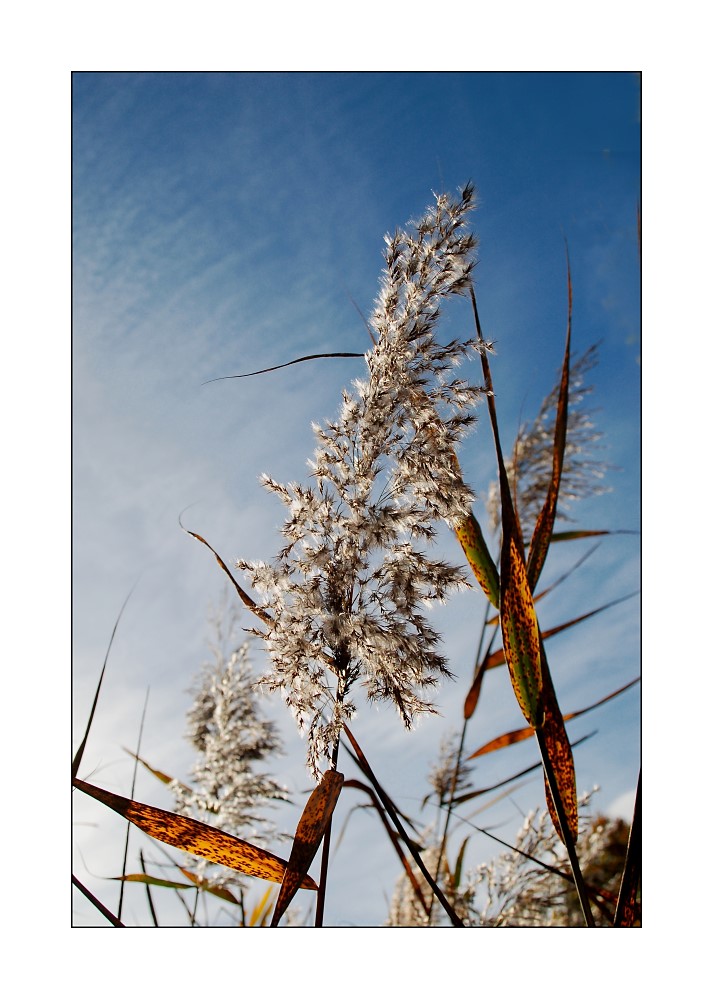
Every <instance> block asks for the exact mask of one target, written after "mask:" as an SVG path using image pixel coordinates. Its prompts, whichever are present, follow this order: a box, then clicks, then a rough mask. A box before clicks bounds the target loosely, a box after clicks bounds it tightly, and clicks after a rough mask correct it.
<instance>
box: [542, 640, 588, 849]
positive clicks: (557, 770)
mask: <svg viewBox="0 0 713 999" xmlns="http://www.w3.org/2000/svg"><path fill="white" fill-rule="evenodd" d="M542 672H543V674H544V683H543V689H542V707H543V715H544V717H543V723H542V726H541V733H540V734H541V738H540V746H541V747H543V746H544V747H545V748H546V757H547V760H548V761H549V765H550V767H551V769H552V772H553V775H554V780H555V781H556V784H557V790H558V791H559V797H560V800H561V802H562V806H563V808H564V814H565V817H566V822H567V825H568V826H569V831H570V833H571V836H572V840H573V842H574V843H576V842H577V836H578V835H579V817H578V810H577V782H576V778H575V773H574V757H573V756H572V747H571V746H570V744H569V738H568V736H567V730H566V729H565V727H564V719H563V718H562V712H561V711H560V707H559V704H558V703H557V696H556V695H555V688H554V685H553V683H552V678H551V676H550V670H549V666H548V665H547V657H546V656H545V650H544V646H543V647H542ZM545 791H546V795H547V807H548V809H549V812H550V817H551V818H552V822H553V823H554V826H555V829H556V830H557V834H558V836H559V837H560V839H561V840H562V842H565V838H564V835H563V833H562V827H561V825H560V821H559V816H558V812H557V808H556V807H555V802H554V800H553V796H552V791H553V789H552V788H551V787H550V781H549V778H548V777H547V769H546V770H545Z"/></svg>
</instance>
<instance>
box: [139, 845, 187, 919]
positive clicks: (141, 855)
mask: <svg viewBox="0 0 713 999" xmlns="http://www.w3.org/2000/svg"><path fill="white" fill-rule="evenodd" d="M139 863H140V864H141V870H142V871H143V872H144V874H148V871H147V870H146V862H145V861H144V851H143V850H139ZM178 897H179V898H180V897H181V896H180V895H179V896H178ZM146 901H147V902H148V906H149V912H150V913H151V922H152V923H153V924H154V926H158V919H157V918H156V909H155V908H154V904H153V898H152V896H151V886H150V885H146Z"/></svg>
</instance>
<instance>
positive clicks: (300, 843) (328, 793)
mask: <svg viewBox="0 0 713 999" xmlns="http://www.w3.org/2000/svg"><path fill="white" fill-rule="evenodd" d="M343 784H344V774H340V773H337V771H336V770H328V771H327V772H326V773H325V774H324V776H323V777H322V780H321V781H320V782H319V784H318V785H317V787H316V788H315V789H314V791H313V792H312V794H311V795H310V796H309V799H308V801H307V804H306V805H305V809H304V811H303V813H302V817H301V818H300V821H299V822H298V824H297V830H296V832H295V839H294V842H293V844H292V851H291V853H290V859H289V861H288V863H287V869H286V870H285V874H284V877H283V878H282V879H281V880H282V887H281V888H280V894H279V896H278V899H277V902H276V903H275V911H274V913H273V914H272V923H271V924H270V925H271V926H277V924H278V923H279V921H280V919H281V918H282V916H283V915H284V914H285V911H286V909H287V907H288V906H289V904H290V902H291V901H292V899H293V898H294V896H295V893H296V892H297V889H298V888H299V887H300V886H301V885H303V883H304V880H305V878H306V877H308V875H307V871H308V869H309V866H310V864H311V863H312V861H313V860H314V856H315V854H316V853H317V850H318V849H319V844H320V843H321V842H322V837H323V836H324V832H325V829H326V828H327V824H328V822H329V820H330V819H331V817H332V812H333V811H334V808H335V806H336V804H337V801H338V800H339V794H340V792H341V790H342V785H343Z"/></svg>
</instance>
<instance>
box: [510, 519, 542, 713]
mask: <svg viewBox="0 0 713 999" xmlns="http://www.w3.org/2000/svg"><path fill="white" fill-rule="evenodd" d="M503 524H505V518H504V517H503ZM503 531H504V533H505V534H506V535H507V537H506V539H505V541H504V542H503V572H502V578H503V592H502V596H501V607H500V628H501V631H502V636H503V651H504V653H505V660H506V662H507V664H508V670H509V672H510V680H511V683H512V687H513V690H514V691H515V696H516V698H517V701H518V704H519V705H520V710H521V711H522V713H523V715H524V716H525V719H526V720H527V721H528V722H529V724H530V725H533V726H534V727H535V728H537V727H538V726H539V724H540V721H541V718H542V704H541V699H542V683H543V681H542V664H541V656H540V651H541V646H540V634H539V628H538V624H537V614H536V613H535V604H534V601H533V599H532V592H531V590H530V585H529V583H528V579H527V571H526V569H525V562H524V559H523V557H522V553H521V550H520V546H519V545H518V544H517V542H516V538H515V537H514V535H513V533H511V530H507V529H506V528H505V526H503Z"/></svg>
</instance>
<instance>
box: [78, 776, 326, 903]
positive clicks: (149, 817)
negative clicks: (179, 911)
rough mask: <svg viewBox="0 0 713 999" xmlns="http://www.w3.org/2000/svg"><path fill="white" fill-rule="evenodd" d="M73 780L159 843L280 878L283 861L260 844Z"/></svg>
mask: <svg viewBox="0 0 713 999" xmlns="http://www.w3.org/2000/svg"><path fill="white" fill-rule="evenodd" d="M72 783H73V784H74V786H75V787H77V788H79V790H80V791H84V793H85V794H88V795H90V796H91V797H92V798H96V799H97V801H101V802H102V803H103V804H105V805H107V807H109V808H112V809H113V810H114V811H115V812H118V813H119V815H123V816H124V818H126V819H128V820H129V822H133V823H134V825H135V826H138V828H139V829H142V830H143V831H144V832H146V833H148V834H149V836H153V837H154V839H158V840H160V841H161V842H162V843H168V844H169V846H175V847H177V848H178V849H179V850H185V851H186V852H187V853H193V854H195V855H196V856H197V857H205V859H206V860H210V861H212V862H213V863H214V864H223V866H224V867H230V868H231V869H232V870H235V871H241V872H242V873H243V874H249V875H251V876H252V877H255V878H262V879H263V880H264V881H276V882H280V881H282V878H283V876H284V873H285V870H286V868H287V864H286V862H285V861H284V860H281V859H280V858H279V857H276V856H275V855H274V854H272V853H268V851H267V850H263V849H262V848H261V847H258V846H253V844H252V843H246V842H245V841H244V840H241V839H238V838H237V836H231V835H230V834H229V833H226V832H223V831H222V830H220V829H214V828H213V827H212V826H208V825H206V824H205V823H204V822H198V821H197V820H196V819H191V818H189V817H188V816H185V815H176V814H174V813H173V812H166V811H164V810H163V809H162V808H154V807H153V806H152V805H144V804H142V803H141V802H139V801H132V800H131V799H129V798H123V797H121V795H118V794H113V793H112V792H111V791H105V790H103V789H102V788H99V787H95V786H94V785H93V784H87V783H85V781H82V780H79V779H77V778H75V780H74V781H73V782H72ZM301 887H302V888H310V889H313V890H316V888H317V885H316V884H315V882H314V881H313V880H312V878H310V877H309V875H306V876H305V878H304V881H303V882H302V884H301Z"/></svg>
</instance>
